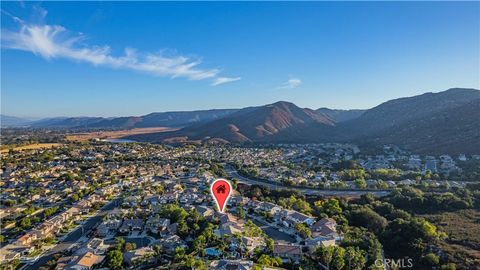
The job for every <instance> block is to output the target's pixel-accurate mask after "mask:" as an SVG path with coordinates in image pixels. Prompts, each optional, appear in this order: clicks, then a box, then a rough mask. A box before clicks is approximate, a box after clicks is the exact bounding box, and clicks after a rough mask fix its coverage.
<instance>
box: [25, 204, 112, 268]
mask: <svg viewBox="0 0 480 270" xmlns="http://www.w3.org/2000/svg"><path fill="white" fill-rule="evenodd" d="M119 201H120V199H118V198H117V199H114V200H112V201H110V202H109V203H107V204H106V205H104V206H103V207H102V208H101V209H100V211H99V212H98V213H97V214H96V215H95V216H93V217H90V218H88V219H87V220H86V221H85V222H84V223H83V224H81V225H79V226H78V227H77V228H75V229H74V230H73V231H72V232H70V233H69V234H68V235H67V236H66V237H65V238H64V239H63V240H62V241H60V242H59V243H58V244H57V245H56V246H55V247H54V248H52V249H50V250H49V251H47V252H46V253H45V254H44V255H43V256H42V257H40V258H39V259H38V260H37V261H36V262H35V263H34V264H32V265H26V266H25V267H24V269H29V270H30V269H31V270H36V269H39V268H40V267H41V266H43V265H45V264H46V263H47V262H48V261H50V260H51V259H52V258H53V255H54V254H55V253H58V252H63V251H66V250H67V249H68V248H69V247H70V246H71V245H73V244H74V243H75V242H77V241H78V240H79V239H80V238H81V237H82V236H83V235H85V234H86V233H88V232H89V231H90V230H91V229H92V228H94V227H95V226H96V225H97V224H98V223H99V222H101V221H102V217H103V215H104V214H105V212H106V211H109V210H112V209H113V208H115V206H116V205H117V203H118V202H119Z"/></svg>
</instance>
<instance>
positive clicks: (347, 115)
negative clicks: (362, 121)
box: [317, 108, 366, 123]
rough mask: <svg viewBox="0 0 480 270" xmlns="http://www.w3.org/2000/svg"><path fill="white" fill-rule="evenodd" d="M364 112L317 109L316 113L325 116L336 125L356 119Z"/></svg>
mask: <svg viewBox="0 0 480 270" xmlns="http://www.w3.org/2000/svg"><path fill="white" fill-rule="evenodd" d="M365 111H366V110H336V109H329V108H320V109H317V112H320V113H323V114H325V115H327V116H328V117H330V118H332V119H333V120H335V122H337V123H340V122H343V121H348V120H352V119H356V118H358V117H360V116H361V115H362V114H363V113H364V112H365Z"/></svg>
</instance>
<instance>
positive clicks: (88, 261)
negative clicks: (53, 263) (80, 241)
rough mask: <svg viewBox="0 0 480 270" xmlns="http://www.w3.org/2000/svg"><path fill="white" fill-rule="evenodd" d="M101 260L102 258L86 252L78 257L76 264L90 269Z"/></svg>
mask: <svg viewBox="0 0 480 270" xmlns="http://www.w3.org/2000/svg"><path fill="white" fill-rule="evenodd" d="M101 259H103V257H101V256H98V255H95V254H93V253H92V252H87V253H85V254H83V256H81V257H80V259H79V260H78V262H77V263H76V264H77V265H81V266H85V267H88V268H91V267H92V266H93V265H94V264H96V263H97V262H99V261H101Z"/></svg>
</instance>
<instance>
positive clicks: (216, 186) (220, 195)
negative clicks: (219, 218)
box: [210, 179, 232, 213]
mask: <svg viewBox="0 0 480 270" xmlns="http://www.w3.org/2000/svg"><path fill="white" fill-rule="evenodd" d="M210 191H211V192H212V196H213V199H214V200H215V202H216V203H217V207H218V210H219V211H220V212H221V213H223V211H224V210H225V205H226V204H227V200H228V198H229V197H230V193H231V192H232V186H231V185H230V182H228V181H227V180H225V179H217V180H215V181H214V182H213V183H212V185H211V186H210Z"/></svg>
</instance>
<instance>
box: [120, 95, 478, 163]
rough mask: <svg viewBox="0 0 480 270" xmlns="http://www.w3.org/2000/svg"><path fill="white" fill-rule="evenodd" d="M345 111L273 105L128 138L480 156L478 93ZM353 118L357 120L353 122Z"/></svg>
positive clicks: (419, 98) (420, 98)
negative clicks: (392, 147) (395, 148)
mask: <svg viewBox="0 0 480 270" xmlns="http://www.w3.org/2000/svg"><path fill="white" fill-rule="evenodd" d="M322 111H325V112H327V113H322ZM328 112H330V115H329V114H328ZM345 112H347V111H337V110H329V111H327V110H325V109H319V110H317V111H314V110H311V109H302V108H299V107H297V106H296V105H295V104H293V103H289V102H277V103H274V104H269V105H265V106H259V107H248V108H244V109H241V110H239V111H237V112H235V113H232V114H230V115H228V116H226V117H224V118H220V119H218V120H214V121H211V122H208V123H206V124H198V125H192V126H188V127H186V128H183V129H181V130H178V131H175V132H165V133H158V134H156V133H152V134H145V135H138V136H132V137H129V138H130V139H134V140H140V141H154V142H162V141H165V140H166V141H168V142H179V141H186V140H203V139H209V138H218V139H223V140H226V141H229V142H234V143H245V142H267V143H280V142H286V143H315V142H317V143H321V142H355V143H357V144H359V145H361V146H368V147H371V146H374V147H381V146H382V145H384V144H396V145H399V146H401V147H403V148H406V149H408V150H411V151H412V152H417V153H432V154H434V153H438V154H441V153H452V154H458V153H467V154H478V153H480V145H479V142H480V138H479V131H480V121H478V120H479V119H480V91H478V90H474V89H461V88H455V89H449V90H447V91H443V92H439V93H425V94H422V95H418V96H413V97H407V98H399V99H395V100H390V101H387V102H385V103H382V104H380V105H378V106H376V107H374V108H372V109H369V110H366V111H364V112H359V111H355V112H351V111H350V112H348V113H347V114H344V115H343V116H341V118H340V115H341V114H342V113H345ZM355 114H357V115H358V114H360V115H359V116H358V117H356V118H353V117H355ZM335 118H336V119H337V120H336V121H335ZM346 118H351V119H350V120H345V119H346ZM337 122H338V123H337Z"/></svg>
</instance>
